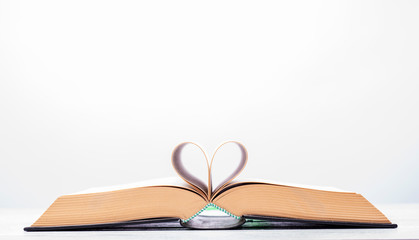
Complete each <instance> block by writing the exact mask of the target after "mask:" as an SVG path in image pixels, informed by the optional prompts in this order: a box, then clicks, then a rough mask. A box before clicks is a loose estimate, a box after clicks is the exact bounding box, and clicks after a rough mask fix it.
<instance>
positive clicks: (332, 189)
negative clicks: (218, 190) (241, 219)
mask: <svg viewBox="0 0 419 240" xmlns="http://www.w3.org/2000/svg"><path fill="white" fill-rule="evenodd" d="M243 183H265V184H273V185H280V186H288V187H298V188H307V189H314V190H322V191H330V192H351V193H352V191H346V190H342V189H339V188H335V187H329V186H314V185H306V184H299V183H289V182H282V181H273V180H266V179H259V178H241V179H237V180H234V181H232V182H231V184H230V185H229V186H232V185H240V184H243Z"/></svg>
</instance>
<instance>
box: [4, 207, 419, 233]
mask: <svg viewBox="0 0 419 240" xmlns="http://www.w3.org/2000/svg"><path fill="white" fill-rule="evenodd" d="M377 207H378V208H379V209H380V210H381V211H382V212H384V214H386V216H387V217H388V218H390V219H391V221H393V222H395V223H397V224H398V225H399V227H398V228H396V229H299V230H295V229H275V230H271V229H269V230H268V229H267V230H218V231H212V230H211V231H198V230H188V231H125V232H123V231H102V232H94V231H83V232H24V231H23V227H26V226H30V225H31V224H32V223H33V222H34V221H35V220H36V219H37V218H38V217H39V216H40V215H41V214H42V212H43V210H44V209H0V239H73V238H75V239H136V240H137V239H147V240H149V239H150V240H152V239H168V238H178V239H199V240H201V239H212V240H214V239H215V240H220V239H230V240H231V239H237V238H240V239H255V238H261V239H414V238H416V239H419V204H394V205H377Z"/></svg>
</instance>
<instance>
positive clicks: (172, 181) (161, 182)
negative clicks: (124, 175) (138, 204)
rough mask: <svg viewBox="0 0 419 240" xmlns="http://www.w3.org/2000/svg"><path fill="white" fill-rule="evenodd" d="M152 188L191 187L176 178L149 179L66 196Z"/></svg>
mask: <svg viewBox="0 0 419 240" xmlns="http://www.w3.org/2000/svg"><path fill="white" fill-rule="evenodd" d="M152 186H176V187H182V188H188V189H191V186H190V185H188V184H187V183H185V182H184V181H182V179H179V178H178V177H170V178H159V179H151V180H146V181H141V182H135V183H128V184H121V185H113V186H105V187H94V188H89V189H86V190H83V191H80V192H76V193H71V194H67V195H76V194H87V193H98V192H109V191H117V190H122V189H130V188H138V187H152Z"/></svg>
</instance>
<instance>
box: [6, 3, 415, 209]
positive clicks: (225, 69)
mask: <svg viewBox="0 0 419 240" xmlns="http://www.w3.org/2000/svg"><path fill="white" fill-rule="evenodd" d="M418 12H419V2H417V1H411V2H409V1H348V2H346V1H325V2H323V1H287V2H283V1H243V0H240V1H195V0H194V1H159V0H157V1H155V0H153V1H102V0H101V1H1V0H0V207H47V206H48V205H49V204H50V203H52V201H53V200H55V198H56V197H58V196H59V195H62V194H65V193H71V192H75V191H80V190H83V189H86V188H90V187H95V186H103V185H105V186H106V185H114V184H123V183H130V182H136V181H141V180H147V179H150V178H161V177H168V176H176V175H175V172H174V170H173V169H172V166H171V164H170V155H171V151H172V149H173V148H174V147H175V146H176V145H177V144H178V143H180V142H182V141H195V142H198V143H199V144H201V145H202V146H203V147H204V148H206V149H207V151H208V152H210V153H211V151H212V150H214V149H215V148H216V147H217V145H218V144H219V143H221V142H223V141H225V140H238V141H240V142H242V143H243V144H245V145H246V147H247V148H248V151H249V163H248V166H247V168H246V169H245V171H244V172H243V174H242V176H243V177H256V178H265V179H272V180H277V181H286V182H295V183H301V184H311V185H326V186H334V187H338V188H343V189H347V190H352V191H356V192H359V193H361V194H363V195H364V196H366V197H367V199H369V200H371V201H372V202H373V203H393V202H419V124H418V123H419V110H418V109H419V108H418V106H419V94H418V90H419V70H418V66H419V44H418V43H419V14H418ZM197 161H201V159H198V160H197Z"/></svg>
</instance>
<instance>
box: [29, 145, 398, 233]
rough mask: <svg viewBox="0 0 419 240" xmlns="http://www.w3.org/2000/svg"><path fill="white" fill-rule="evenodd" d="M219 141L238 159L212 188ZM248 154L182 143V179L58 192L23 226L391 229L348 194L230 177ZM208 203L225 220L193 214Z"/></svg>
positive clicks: (178, 163)
mask: <svg viewBox="0 0 419 240" xmlns="http://www.w3.org/2000/svg"><path fill="white" fill-rule="evenodd" d="M188 144H192V145H193V146H196V147H198V148H199V149H200V150H201V151H202V152H203V153H204V156H205V159H206V163H207V164H206V165H207V168H208V179H207V182H205V181H203V180H201V179H200V178H198V177H197V176H194V175H193V174H192V173H191V172H189V171H188V170H187V169H186V168H185V166H184V162H183V161H182V158H181V153H182V150H183V149H184V147H185V146H186V145H188ZM225 144H236V145H237V146H238V149H239V151H240V153H241V157H240V161H239V164H238V165H237V167H236V169H235V171H233V172H232V173H231V174H230V175H229V176H228V177H227V178H226V179H225V180H224V181H222V182H221V183H220V184H219V185H217V186H213V185H212V165H213V161H214V157H215V155H216V153H217V151H218V150H219V149H220V148H221V147H223V146H224V145H225ZM247 159H248V154H247V150H246V149H245V147H244V146H243V145H242V144H241V143H239V142H235V141H230V142H225V143H223V144H221V145H220V146H219V147H218V148H217V150H216V151H215V153H214V155H213V156H212V158H211V161H208V158H207V156H206V154H205V151H204V150H203V149H202V148H201V147H200V146H199V145H197V144H195V143H191V142H185V143H182V144H180V145H178V146H177V147H176V148H175V149H174V150H173V153H172V164H173V167H174V169H175V170H176V172H177V173H178V175H179V176H180V177H181V178H182V179H183V180H184V183H185V184H177V185H171V184H167V183H154V185H153V184H150V183H143V184H142V185H133V186H125V187H122V188H114V189H112V188H110V189H96V190H91V191H86V192H81V193H78V194H70V195H64V196H61V197H59V198H58V199H57V200H55V202H54V203H53V204H52V205H51V206H50V207H49V208H48V209H47V210H46V211H45V212H44V214H42V216H41V217H40V218H39V219H38V220H37V221H36V222H35V223H33V224H32V225H31V226H30V227H27V228H25V230H26V231H42V230H74V229H100V228H107V227H109V228H112V227H117V226H125V227H126V226H129V225H136V226H138V225H140V226H141V224H145V225H147V224H153V223H154V224H155V226H163V225H164V224H163V223H164V222H167V221H172V222H173V221H175V222H177V223H178V224H179V223H180V224H181V225H182V226H184V227H189V228H198V229H208V228H211V229H216V228H234V227H239V226H241V225H242V224H247V223H249V222H255V221H268V222H281V221H282V222H284V221H285V222H299V223H314V224H320V225H325V226H350V227H386V228H394V227H397V225H396V224H393V223H392V222H390V221H389V220H388V219H387V217H386V216H384V214H383V213H381V212H380V211H379V210H378V209H377V208H375V207H374V206H373V205H372V204H371V203H370V202H369V201H368V200H367V199H365V198H364V197H363V196H362V195H360V194H357V193H354V192H346V191H339V190H331V189H318V188H315V189H313V188H308V187H305V186H290V185H284V184H278V183H267V182H261V181H233V180H234V179H235V178H236V177H237V176H238V175H239V174H240V172H241V171H242V170H243V169H244V167H245V166H246V163H247ZM209 208H212V209H218V210H219V211H221V212H223V213H224V214H225V215H226V217H219V216H213V217H211V216H201V214H200V213H201V212H202V211H203V210H205V209H209ZM226 219H227V220H228V221H225V220H226ZM159 224H160V225H159ZM258 225H259V226H260V222H259V223H258Z"/></svg>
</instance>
